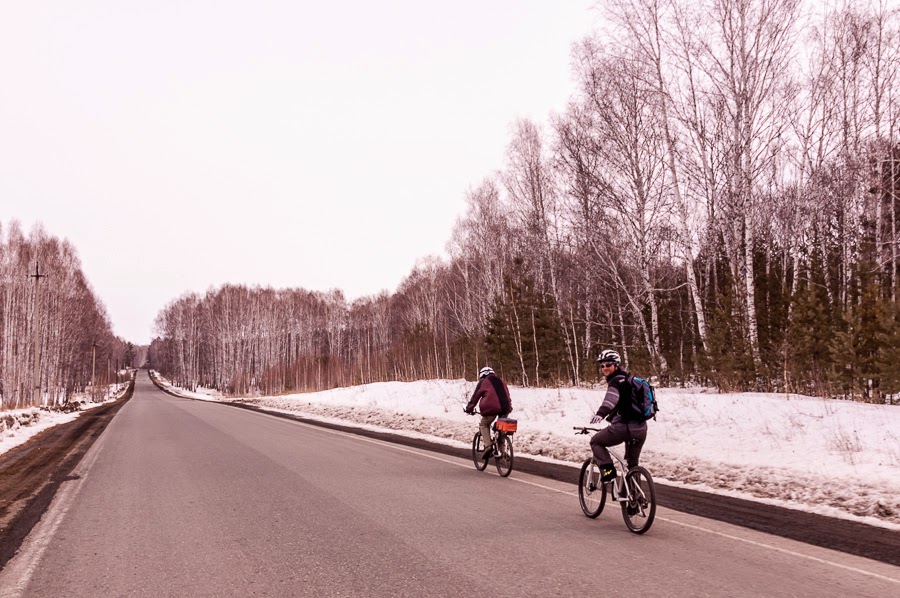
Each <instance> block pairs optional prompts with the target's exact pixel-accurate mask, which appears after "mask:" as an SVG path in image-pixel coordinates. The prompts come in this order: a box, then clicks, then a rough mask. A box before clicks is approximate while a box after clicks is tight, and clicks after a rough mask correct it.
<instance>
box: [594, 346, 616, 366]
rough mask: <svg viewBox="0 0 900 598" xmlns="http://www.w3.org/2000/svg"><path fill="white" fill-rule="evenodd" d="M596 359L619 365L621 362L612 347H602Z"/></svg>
mask: <svg viewBox="0 0 900 598" xmlns="http://www.w3.org/2000/svg"><path fill="white" fill-rule="evenodd" d="M597 361H598V362H600V363H604V362H609V363H614V364H616V365H619V364H620V363H622V358H621V357H619V354H618V353H616V352H615V351H613V350H612V349H604V350H602V351H600V357H598V358H597Z"/></svg>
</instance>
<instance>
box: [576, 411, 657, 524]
mask: <svg viewBox="0 0 900 598" xmlns="http://www.w3.org/2000/svg"><path fill="white" fill-rule="evenodd" d="M573 430H579V431H578V432H576V434H588V433H589V432H599V431H600V430H601V428H589V427H584V426H582V427H576V428H573ZM607 450H608V451H609V454H610V455H612V456H613V458H614V459H615V460H616V461H617V462H618V465H619V466H618V468H617V471H616V477H615V478H614V479H613V480H612V481H610V482H600V466H599V464H598V463H597V461H596V460H595V459H594V457H593V456H592V457H591V458H590V459H587V460H585V462H584V463H583V464H582V466H581V473H580V474H579V476H578V502H579V503H580V504H581V510H582V512H584V514H585V515H586V516H588V517H590V518H591V519H594V518H596V517H597V516H599V515H600V513H601V512H602V511H603V507H604V505H605V504H606V494H607V486H609V487H610V488H609V493H610V495H611V499H610V500H614V501H616V502H618V503H620V504H621V507H622V518H623V519H625V525H626V526H627V527H628V529H629V530H631V531H632V532H634V533H636V534H643V533H646V531H647V530H649V529H650V526H651V525H653V519H654V518H655V517H656V487H655V486H654V485H653V477H651V475H650V472H649V471H647V470H646V469H645V468H643V467H641V466H640V465H638V466H636V467H632V468H631V469H629V468H628V467H627V465H626V464H625V460H624V459H623V458H622V456H621V455H620V454H619V453H618V452H616V451H615V450H613V449H611V448H609V447H607ZM623 472H625V473H623Z"/></svg>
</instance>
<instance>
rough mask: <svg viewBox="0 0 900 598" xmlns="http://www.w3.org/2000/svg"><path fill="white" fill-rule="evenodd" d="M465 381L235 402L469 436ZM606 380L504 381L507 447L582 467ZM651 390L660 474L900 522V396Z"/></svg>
mask: <svg viewBox="0 0 900 598" xmlns="http://www.w3.org/2000/svg"><path fill="white" fill-rule="evenodd" d="M162 382H163V383H164V384H167V383H166V381H165V380H162ZM167 385H168V384H167ZM474 388H475V383H474V382H466V381H465V380H428V381H420V382H384V383H377V384H367V385H364V386H355V387H350V388H338V389H334V390H329V391H323V392H315V393H304V394H293V395H285V396H278V397H259V398H252V399H243V401H244V402H246V403H252V404H254V405H257V406H259V407H262V408H265V409H269V410H272V411H287V412H291V413H296V414H298V415H303V416H304V417H308V418H312V419H319V420H323V421H333V422H340V423H343V424H345V425H354V426H360V427H365V428H368V429H373V430H382V431H391V432H394V433H399V434H405V435H410V436H416V437H425V438H429V439H431V440H436V441H438V442H444V443H447V444H453V445H455V446H460V447H468V446H470V443H471V440H472V435H473V434H474V433H475V431H476V429H477V421H478V420H477V418H474V417H470V416H467V415H466V414H464V413H463V411H462V410H463V406H464V405H465V404H466V402H467V401H468V399H469V396H470V394H471V393H472V391H473V390H474ZM605 388H606V385H605V384H603V385H602V386H598V387H596V388H595V389H587V388H552V389H550V388H519V387H514V386H513V387H510V394H511V395H512V400H513V407H514V411H513V413H512V415H511V417H514V418H516V419H518V420H519V432H518V433H517V434H516V436H515V447H516V451H517V452H518V453H527V454H529V455H534V456H536V457H538V458H541V459H546V460H550V461H554V462H564V463H570V464H572V465H573V466H575V467H577V466H580V464H581V462H582V461H583V460H584V459H585V458H586V457H588V456H589V454H590V448H589V445H588V442H589V438H590V437H589V436H575V435H574V432H573V430H572V428H573V427H574V426H582V425H588V422H589V421H590V419H591V416H592V415H593V413H594V412H595V411H596V409H597V407H598V406H599V405H600V402H601V399H602V396H603V392H605ZM173 390H174V389H173ZM175 392H177V393H179V394H181V395H183V396H187V397H190V398H198V399H205V400H216V401H224V400H226V399H223V398H222V397H218V396H215V394H214V393H211V392H202V391H201V392H188V391H184V390H180V389H177V390H175ZM658 396H659V402H660V408H661V411H660V413H659V416H658V419H657V421H651V422H650V423H649V426H650V431H649V434H648V437H647V443H646V444H645V445H644V452H643V454H642V457H641V464H642V465H645V466H646V467H648V468H649V469H650V471H651V472H652V473H653V475H654V479H656V480H657V482H659V483H665V484H672V485H680V486H685V487H690V488H696V489H699V490H705V491H708V492H716V493H719V494H728V495H731V496H737V497H740V498H746V499H752V500H757V501H761V502H766V503H770V504H777V505H780V506H785V507H790V508H795V509H801V510H804V511H810V512H814V513H819V514H823V515H828V516H832V517H842V518H845V519H854V520H857V521H862V522H864V523H868V524H872V525H879V526H881V527H886V528H889V529H895V530H898V531H900V406H889V405H868V404H863V403H854V402H850V401H839V400H825V399H819V398H811V397H805V396H799V395H778V394H766V393H728V394H717V393H714V392H711V391H707V390H705V389H701V388H695V389H674V388H673V389H669V388H663V389H659V390H658Z"/></svg>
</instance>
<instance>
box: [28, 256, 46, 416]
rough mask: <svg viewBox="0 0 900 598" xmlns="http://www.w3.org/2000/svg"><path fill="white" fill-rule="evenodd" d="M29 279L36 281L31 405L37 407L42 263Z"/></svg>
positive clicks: (39, 394)
mask: <svg viewBox="0 0 900 598" xmlns="http://www.w3.org/2000/svg"><path fill="white" fill-rule="evenodd" d="M28 278H33V279H34V315H33V316H32V324H33V326H34V394H33V395H32V399H31V403H32V405H34V406H35V407H37V405H38V401H40V400H41V326H40V323H41V311H40V310H41V302H40V300H39V299H40V297H39V296H38V290H39V289H40V286H41V285H40V283H41V279H42V278H47V275H46V274H41V266H40V263H39V262H38V261H37V260H35V261H34V274H29V275H28Z"/></svg>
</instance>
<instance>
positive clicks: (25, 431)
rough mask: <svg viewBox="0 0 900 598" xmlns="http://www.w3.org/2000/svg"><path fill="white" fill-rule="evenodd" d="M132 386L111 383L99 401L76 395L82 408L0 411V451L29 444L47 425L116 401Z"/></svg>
mask: <svg viewBox="0 0 900 598" xmlns="http://www.w3.org/2000/svg"><path fill="white" fill-rule="evenodd" d="M126 390H128V385H127V384H119V385H118V388H117V387H116V385H110V394H109V398H108V399H106V400H105V401H100V402H96V403H92V402H89V401H88V399H89V397H87V396H81V395H73V396H72V397H71V398H70V400H71V401H72V402H73V403H74V402H76V401H77V402H78V409H76V410H74V411H70V412H68V413H64V412H62V411H52V410H48V409H39V408H37V407H29V408H26V409H5V410H3V411H0V455H2V454H3V453H5V452H6V451H8V450H10V449H12V448H15V447H17V446H19V445H20V444H25V443H26V442H27V441H28V440H29V439H30V438H32V437H33V436H35V435H37V434H40V433H41V432H43V431H44V430H46V429H47V428H52V427H53V426H57V425H59V424H64V423H66V422H70V421H72V420H74V419H75V418H77V417H78V416H79V415H81V414H82V413H84V412H85V411H88V410H90V409H94V408H95V407H99V406H101V405H103V404H104V403H107V402H109V401H115V400H116V399H118V398H119V397H121V396H122V395H123V394H124V393H125V391H126Z"/></svg>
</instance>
